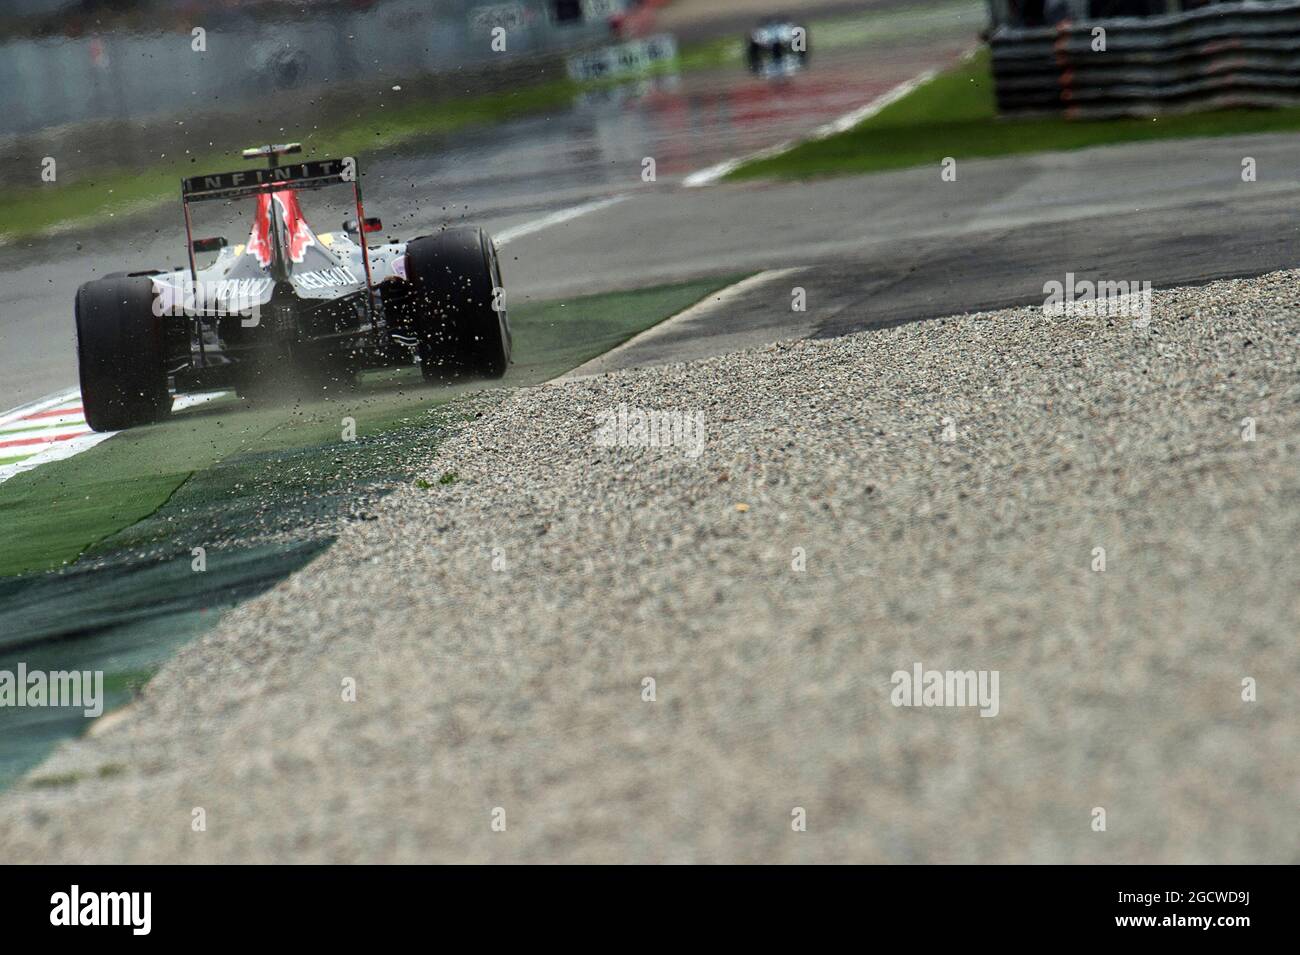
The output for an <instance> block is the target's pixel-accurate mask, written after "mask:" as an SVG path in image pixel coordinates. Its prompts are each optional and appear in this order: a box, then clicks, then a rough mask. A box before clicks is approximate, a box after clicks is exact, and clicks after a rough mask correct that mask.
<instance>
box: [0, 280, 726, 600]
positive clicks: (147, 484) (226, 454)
mask: <svg viewBox="0 0 1300 955" xmlns="http://www.w3.org/2000/svg"><path fill="white" fill-rule="evenodd" d="M729 281H730V280H714V281H705V282H689V283H684V284H679V285H671V286H662V287H657V288H651V289H642V290H637V291H631V292H617V293H611V294H605V295H595V296H589V297H585V298H580V299H577V300H574V301H570V302H549V303H540V304H525V305H522V306H516V307H515V308H514V309H512V310H511V325H512V328H513V332H514V350H515V356H516V361H515V364H513V365H512V366H511V368H510V371H509V372H508V373H507V375H506V377H505V379H504V380H503V382H502V383H503V384H505V385H528V384H535V383H537V382H540V381H545V380H547V379H548V378H552V377H554V376H556V375H559V374H562V373H563V372H565V371H568V370H569V369H570V368H575V367H577V366H578V365H581V364H582V363H583V362H585V361H587V360H588V359H590V358H594V357H596V356H597V355H600V354H602V353H603V352H605V351H608V350H609V349H610V348H613V347H614V346H615V345H618V344H620V343H621V342H623V341H626V340H627V339H628V338H631V337H632V336H633V335H635V334H636V333H637V332H639V331H642V330H643V329H645V328H648V327H650V326H651V325H654V324H657V323H658V322H660V321H662V320H663V319H665V318H668V317H669V316H670V315H673V314H675V313H676V312H679V311H681V310H682V309H683V308H686V307H687V306H689V305H691V304H693V303H695V302H697V301H699V300H700V299H701V298H703V297H704V296H705V295H707V294H709V293H710V292H713V291H715V290H716V289H718V288H720V287H722V286H723V285H725V284H728V282H729ZM474 387H476V388H477V387H482V385H475V386H474ZM465 390H466V389H434V388H428V387H426V386H425V385H424V384H423V383H422V381H421V380H420V376H419V372H418V370H416V369H404V370H402V371H399V372H388V373H383V374H377V375H372V376H368V377H367V379H366V380H365V381H363V384H362V385H361V387H360V388H358V389H357V390H356V391H355V392H345V393H344V394H342V395H341V396H340V397H338V398H336V399H333V400H328V401H318V402H311V403H295V404H287V405H276V406H269V407H257V406H254V407H251V408H249V407H245V406H244V404H243V403H242V402H238V401H236V400H235V399H233V398H227V399H222V400H219V401H217V402H212V403H210V404H207V405H199V406H197V407H195V408H192V409H190V410H188V411H185V412H182V413H180V414H177V415H175V416H174V417H173V418H172V419H171V420H170V421H168V422H166V423H164V424H160V425H154V426H151V427H147V428H137V429H134V430H131V431H127V432H124V433H122V434H119V435H117V436H116V437H114V438H113V439H112V440H110V441H105V442H103V443H102V444H99V445H96V446H95V447H93V448H91V449H90V450H88V451H85V452H83V453H81V454H79V455H77V456H75V457H73V458H70V459H68V460H66V461H61V462H55V463H53V464H51V465H46V466H44V467H40V468H36V469H34V470H32V471H28V472H25V473H23V474H19V475H17V476H15V477H13V478H10V479H9V480H8V481H6V482H4V483H3V484H0V523H3V524H4V526H5V528H6V533H5V534H4V535H3V537H0V577H5V576H13V575H16V574H22V573H26V572H30V571H39V570H48V569H52V568H56V567H59V566H62V565H64V564H67V563H70V562H72V561H73V560H75V559H76V558H77V557H78V555H80V554H81V553H82V552H84V551H86V550H88V549H91V548H94V547H95V546H96V545H97V544H98V543H99V542H101V541H104V540H106V539H108V538H109V537H111V536H112V535H113V534H116V533H118V532H119V531H121V530H122V529H123V528H126V527H129V526H131V525H133V524H136V523H137V522H139V521H141V520H143V519H144V518H145V517H147V516H148V515H150V514H152V513H153V512H154V511H156V510H158V508H159V507H161V506H162V505H163V504H164V503H165V502H166V501H167V500H168V499H169V498H170V497H171V496H172V495H173V494H174V493H176V491H177V489H178V488H180V487H181V486H182V485H183V484H184V483H185V482H186V481H187V480H189V479H190V477H191V475H194V474H196V473H199V472H202V471H204V470H205V469H208V468H211V467H213V466H215V465H216V464H217V463H218V462H221V461H224V460H226V459H230V458H233V457H235V456H240V455H243V456H248V455H260V454H268V453H271V454H273V453H278V452H286V451H290V450H293V449H297V448H307V447H314V446H318V445H326V444H334V443H337V442H338V441H339V439H340V434H341V430H340V422H341V420H342V419H343V418H344V417H350V418H352V419H354V420H355V421H356V427H357V433H358V434H359V435H362V436H367V435H368V436H373V435H377V434H380V433H381V432H383V431H385V430H387V429H390V428H393V427H397V426H401V425H405V424H410V423H411V422H413V421H416V420H418V418H419V416H420V415H421V414H423V413H424V412H426V411H427V410H428V409H431V408H436V407H438V406H440V405H442V404H444V403H446V402H447V401H448V400H450V399H451V398H454V397H456V396H457V395H458V394H461V393H463V392H464V391H465Z"/></svg>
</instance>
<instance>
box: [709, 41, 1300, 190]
mask: <svg viewBox="0 0 1300 955" xmlns="http://www.w3.org/2000/svg"><path fill="white" fill-rule="evenodd" d="M1296 129H1300V108H1290V109H1275V110H1264V109H1259V110H1247V109H1234V110H1221V111H1215V112H1203V113H1190V114H1187V115H1182V116H1161V117H1157V118H1154V119H1151V118H1147V119H1110V120H1095V121H1094V120H1087V121H1085V120H1066V119H1063V118H1059V117H1046V118H1036V119H1000V118H998V116H997V113H996V109H995V106H994V99H993V79H992V74H991V73H990V71H989V55H988V51H987V50H981V51H980V52H979V53H978V54H977V55H976V56H974V57H973V58H971V59H970V60H967V61H965V62H963V63H961V64H960V65H958V66H957V67H955V68H954V69H952V70H950V71H948V72H946V73H944V74H942V75H940V76H939V77H937V78H936V79H934V80H933V81H931V82H930V83H927V84H925V85H923V86H921V87H919V88H918V89H916V90H915V91H913V92H912V93H910V94H909V95H907V96H905V97H903V98H902V99H900V100H899V101H898V102H896V103H893V104H892V105H890V106H888V107H886V108H885V109H883V110H881V111H880V112H879V113H877V114H876V115H875V116H873V117H871V118H870V119H867V120H865V121H864V122H862V123H860V124H858V125H857V126H855V127H853V128H852V129H850V130H848V131H846V132H843V133H838V134H836V135H834V136H830V137H828V138H826V139H822V140H818V141H816V142H808V143H804V144H802V145H800V146H796V147H795V148H794V149H791V150H790V151H789V152H786V153H783V154H781V155H779V156H773V157H771V158H769V159H760V160H756V161H754V162H750V163H746V164H744V165H742V166H740V167H739V168H737V169H735V170H734V171H732V173H731V174H730V175H729V176H728V177H727V178H729V179H755V178H786V179H805V178H811V177H815V176H829V175H848V174H852V173H863V172H878V171H881V170H885V169H901V168H905V167H909V166H923V165H929V164H934V165H938V164H939V163H940V162H941V161H942V160H943V159H944V158H945V157H947V156H952V157H954V158H956V159H958V160H960V159H962V158H968V159H969V158H976V157H992V156H1009V155H1013V154H1021V153H1036V152H1048V151H1054V150H1068V149H1083V148H1086V147H1089V146H1103V145H1108V144H1112V143H1127V142H1141V141H1149V140H1162V139H1185V138H1189V137H1197V136H1230V135H1237V134H1244V133H1270V132H1281V131H1291V130H1296Z"/></svg>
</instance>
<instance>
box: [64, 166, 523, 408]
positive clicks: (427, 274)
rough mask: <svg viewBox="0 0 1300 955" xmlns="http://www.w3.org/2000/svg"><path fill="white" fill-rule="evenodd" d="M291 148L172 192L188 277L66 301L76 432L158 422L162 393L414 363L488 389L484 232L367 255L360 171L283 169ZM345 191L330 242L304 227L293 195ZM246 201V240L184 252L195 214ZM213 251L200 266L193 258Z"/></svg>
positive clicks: (371, 250) (493, 353)
mask: <svg viewBox="0 0 1300 955" xmlns="http://www.w3.org/2000/svg"><path fill="white" fill-rule="evenodd" d="M298 152H301V147H300V146H299V145H298V144H296V143H290V144H286V145H272V146H262V147H258V148H255V149H248V150H245V151H244V158H246V159H263V158H265V159H266V160H267V166H266V168H255V169H248V170H244V171H240V172H227V173H217V174H215V175H206V176H196V177H193V178H189V179H185V180H183V181H182V183H181V206H182V209H183V211H184V215H185V238H186V242H187V246H188V260H189V267H188V268H183V269H178V270H175V271H170V272H164V271H159V270H144V271H139V272H130V273H116V274H113V275H109V276H106V277H104V278H101V279H97V280H95V281H91V282H87V283H86V284H85V285H82V286H81V288H80V289H79V290H78V291H77V301H76V322H77V357H78V361H79V365H80V374H81V397H82V405H83V407H84V409H85V414H86V421H87V422H88V423H89V425H90V426H91V427H92V428H93V429H95V430H96V431H118V430H121V429H124V428H130V427H132V426H135V425H141V424H146V423H148V422H152V421H158V420H160V419H162V418H165V417H166V416H167V415H168V414H170V412H171V404H172V396H173V395H174V394H182V393H186V392H195V391H209V390H213V389H218V388H235V389H237V390H239V391H241V392H248V391H252V390H256V388H257V386H258V384H259V382H266V381H270V380H274V381H282V380H283V379H284V378H285V377H286V375H287V374H291V375H292V376H293V378H294V380H295V381H297V382H299V383H302V382H306V383H308V384H311V385H319V386H320V387H322V388H328V387H330V386H331V384H338V383H344V384H346V383H349V382H351V380H352V379H353V378H354V377H355V376H356V374H357V373H358V372H360V371H361V370H363V369H367V368H386V367H393V366H397V365H409V364H418V365H419V367H420V369H421V371H422V372H423V374H424V378H425V380H426V381H430V382H445V381H450V380H456V379H462V378H500V377H501V376H502V375H503V374H505V371H506V367H507V366H508V365H509V363H510V345H511V342H510V324H509V320H508V318H507V315H506V308H505V292H504V288H503V287H502V284H501V268H500V265H499V263H498V260H497V252H496V248H495V246H494V245H493V243H492V240H491V239H490V238H489V237H488V235H487V234H486V233H484V232H483V231H482V230H481V229H478V228H472V227H457V228H450V229H446V230H444V231H442V232H439V233H437V234H435V235H426V236H420V237H419V238H415V239H411V240H410V241H409V242H396V243H386V244H377V245H375V246H373V247H372V246H371V245H370V244H369V243H368V242H367V241H366V236H367V234H369V233H372V232H378V231H379V230H380V229H381V228H382V226H381V223H380V221H379V220H378V219H368V218H366V215H365V211H364V209H363V206H362V201H361V187H360V174H359V172H358V170H357V166H356V161H355V160H354V159H353V158H351V157H347V158H344V159H337V160H336V159H324V160H313V161H307V162H285V161H284V160H283V158H282V157H284V156H286V155H291V154H294V153H298ZM333 185H346V186H350V187H351V189H352V193H353V195H352V197H351V200H352V201H350V202H349V210H350V209H351V208H352V206H353V205H355V209H356V217H355V219H349V220H348V221H347V222H345V223H344V227H343V230H342V231H341V232H338V233H317V232H315V231H313V230H312V228H311V226H309V225H308V224H307V220H306V218H305V217H304V215H303V212H302V208H301V206H300V205H299V195H300V193H303V192H305V191H309V190H314V189H320V188H323V187H326V186H333ZM244 199H251V200H254V201H255V203H256V208H255V211H254V214H253V225H252V229H251V231H250V233H249V236H248V241H247V242H245V243H244V244H242V245H238V246H234V247H232V246H230V245H228V243H227V242H226V240H225V239H224V238H213V239H197V240H196V239H195V238H194V235H193V230H192V225H191V208H190V207H191V204H192V203H196V202H202V201H208V200H225V201H232V200H244ZM212 253H215V254H216V259H215V261H213V262H212V263H211V264H209V265H208V266H206V267H205V268H201V269H200V268H198V266H197V264H196V255H198V254H203V255H207V254H212Z"/></svg>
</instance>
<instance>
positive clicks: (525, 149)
mask: <svg viewBox="0 0 1300 955" xmlns="http://www.w3.org/2000/svg"><path fill="white" fill-rule="evenodd" d="M704 6H707V4H704ZM817 6H820V7H824V6H826V5H825V4H821V5H817ZM885 6H886V7H887V6H888V5H885ZM829 9H832V10H834V9H837V7H836V5H834V4H832V5H830V7H829ZM906 16H907V18H906V19H904V18H903V17H902V15H901V14H898V13H894V12H890V11H888V10H886V11H885V13H883V14H882V17H883V20H882V21H881V23H882V24H883V26H882V28H881V29H882V30H884V31H885V32H883V33H882V34H881V37H880V39H878V40H873V39H872V38H871V37H870V36H867V37H866V38H864V39H863V41H862V42H861V43H860V44H854V45H850V46H848V47H837V48H832V49H828V50H826V51H825V52H822V53H818V54H817V63H816V69H814V70H810V71H809V72H807V73H806V74H804V75H803V76H800V77H798V78H796V79H795V80H794V81H793V82H790V83H783V84H774V83H771V82H767V81H761V80H756V79H754V78H751V77H750V76H749V75H748V74H747V73H746V72H745V70H744V69H743V68H742V67H741V64H739V63H737V64H736V66H735V68H728V69H720V70H713V71H706V72H702V73H692V74H687V75H685V76H683V77H680V78H671V77H666V78H660V79H658V80H655V81H652V82H649V83H648V84H645V85H637V86H635V88H634V89H632V90H631V91H629V90H618V91H607V92H603V93H601V94H599V95H591V96H587V97H584V98H582V99H580V100H578V101H576V102H575V103H574V104H573V105H572V107H571V108H570V109H568V110H565V111H557V112H553V113H551V114H548V115H544V116H536V117H532V118H527V119H522V120H519V121H515V122H510V123H505V124H502V125H499V126H494V127H490V128H484V129H478V130H472V131H466V132H463V133H460V134H457V135H455V136H453V137H448V138H434V139H429V140H424V141H414V142H411V143H408V144H406V145H405V146H403V147H400V148H398V149H396V150H393V151H390V152H386V153H385V154H383V155H371V156H361V157H359V158H360V160H361V167H362V170H363V173H364V175H365V179H364V182H365V189H366V199H367V211H368V212H369V213H372V214H377V215H380V216H381V217H382V218H383V219H384V220H385V225H386V227H387V229H388V230H389V232H390V234H392V235H394V236H397V237H401V238H409V237H411V236H414V235H417V234H421V233H423V232H428V231H432V230H436V229H437V228H439V227H440V226H442V225H444V224H456V223H461V222H473V223H477V224H482V225H484V226H486V227H487V228H489V229H490V230H491V231H493V232H494V233H500V232H502V231H503V230H509V229H512V228H514V227H517V226H520V225H527V224H530V223H536V222H538V221H540V220H545V219H546V217H548V216H550V215H552V214H554V213H557V212H564V211H565V210H569V209H572V208H575V207H580V206H582V205H584V204H585V203H588V202H592V201H598V200H601V199H604V198H610V197H619V196H625V195H632V196H634V197H636V198H641V199H644V198H646V197H647V196H650V195H656V196H667V195H671V194H673V193H676V192H678V191H679V190H680V182H681V180H682V179H683V178H684V177H685V176H687V175H689V174H690V173H692V172H695V171H697V170H699V169H702V168H705V167H708V166H711V165H713V164H716V163H718V162H722V161H724V160H727V159H730V158H733V157H735V156H739V155H745V154H748V153H750V152H753V151H754V150H756V149H760V148H764V147H767V146H771V145H772V144H773V143H776V142H780V141H783V140H786V139H788V138H791V137H798V136H802V135H805V134H807V133H808V132H809V131H811V130H813V129H815V128H817V127H818V126H820V125H822V124H824V123H827V122H829V121H831V120H833V119H835V118H837V117H840V116H842V115H844V114H845V113H847V112H850V111H852V110H854V109H856V108H858V107H860V106H862V105H863V104H865V103H869V102H871V101H872V100H873V99H875V98H876V97H878V96H880V95H882V94H884V93H886V92H887V91H889V90H890V89H892V88H894V87H895V86H897V85H898V84H899V83H902V82H905V81H907V80H909V79H911V78H913V77H914V76H915V75H916V74H918V73H920V72H921V71H923V70H925V69H928V68H941V67H943V66H945V65H947V64H949V63H951V62H953V61H954V60H955V59H956V58H957V57H958V56H959V55H961V54H962V53H963V52H964V51H966V50H968V49H969V48H970V47H971V46H972V45H973V44H974V42H975V37H976V34H977V32H978V30H979V29H980V27H981V25H982V23H983V17H984V12H983V7H982V5H980V4H978V3H970V4H961V3H958V4H957V5H956V6H954V5H953V4H951V3H949V4H943V5H940V6H939V12H937V13H935V14H933V15H926V14H925V13H924V12H923V11H922V12H918V11H915V10H910V11H908V13H907V15H906ZM873 22H874V21H873ZM683 29H684V30H685V31H686V32H687V33H689V24H684V25H683ZM814 42H816V41H814ZM832 46H833V45H832ZM285 135H286V137H288V136H289V131H288V130H286V133H285ZM240 145H243V144H240ZM646 157H652V158H654V159H655V161H656V174H657V175H656V181H655V182H654V183H650V184H647V183H645V182H643V180H642V170H643V160H644V159H645V158H646ZM238 164H239V161H238V160H233V161H232V165H234V166H237V165H238ZM638 193H645V195H637V194H638ZM317 195H318V196H323V195H325V194H323V193H322V194H317ZM691 195H692V197H693V202H694V203H695V204H694V205H692V204H691V203H690V202H688V203H687V206H688V207H689V208H691V209H692V212H693V214H692V215H691V216H689V217H687V218H685V219H682V220H681V221H680V222H679V223H678V225H677V226H676V227H675V230H674V231H675V232H676V233H677V235H676V238H675V239H674V241H672V242H668V243H667V244H666V245H665V246H664V247H662V248H653V247H647V248H644V249H637V248H636V247H637V246H638V245H639V243H640V242H641V238H640V236H639V235H638V232H637V223H636V221H635V219H634V218H632V217H627V216H623V215H621V214H620V212H619V205H622V203H619V204H616V205H614V206H611V207H610V208H609V212H610V215H607V216H601V217H598V218H593V222H594V223H595V228H596V229H597V231H596V232H595V233H591V232H588V231H587V230H588V229H589V228H591V226H589V225H586V224H584V225H581V226H579V225H577V222H578V221H580V220H574V225H573V228H574V229H575V230H580V231H575V232H573V233H570V232H569V229H568V228H559V227H550V228H546V229H542V230H541V231H539V232H536V233H533V234H532V235H530V236H529V237H528V241H527V242H526V243H525V242H524V241H522V240H521V241H520V242H519V249H520V250H521V251H520V252H512V253H510V255H509V256H508V258H507V260H506V262H507V271H506V276H505V279H506V284H507V288H508V290H509V293H510V295H511V298H512V300H514V301H520V300H525V299H535V298H540V297H544V298H551V299H555V298H564V297H566V296H569V295H571V294H577V293H580V292H581V291H582V290H583V289H584V288H589V287H601V288H604V289H612V288H614V287H615V286H616V282H615V281H614V277H615V276H616V275H617V276H618V281H619V282H622V283H623V287H642V286H645V285H648V284H651V281H652V280H648V279H645V278H642V277H641V276H638V275H637V274H636V273H635V268H633V270H632V271H630V272H629V270H628V269H627V268H626V267H625V266H624V263H623V259H624V257H625V256H627V255H631V256H632V257H633V262H634V264H635V263H636V262H638V261H639V262H640V265H641V266H642V267H643V268H644V272H645V274H646V275H651V274H653V275H669V274H673V273H687V272H689V273H691V274H701V273H707V272H712V273H713V274H727V273H726V270H725V267H723V266H722V264H721V260H722V259H723V252H724V250H721V249H715V250H712V251H711V252H710V253H709V254H708V255H707V256H706V257H704V258H703V259H699V258H697V257H687V256H681V255H677V254H675V252H674V247H679V248H680V246H679V241H680V240H681V239H682V238H683V237H686V236H688V235H689V234H690V233H692V232H693V231H694V230H696V229H698V228H699V225H698V224H699V223H700V222H704V221H707V220H708V218H709V206H710V203H711V202H712V201H713V200H711V199H710V198H708V197H707V195H706V194H705V193H703V192H700V191H698V190H693V191H692V193H691ZM631 208H632V209H634V210H635V212H634V213H633V215H634V216H635V215H637V214H639V213H640V211H641V209H642V205H641V204H640V203H637V204H634V205H632V206H631ZM314 210H315V206H314V205H312V204H308V206H307V212H308V217H309V219H310V220H311V221H312V222H313V224H314V225H315V226H316V228H317V229H318V230H319V231H325V230H327V229H329V228H334V227H336V226H337V219H339V218H341V217H342V216H341V214H338V215H336V214H334V213H333V212H332V211H331V213H329V214H325V213H321V214H317V213H316V212H315V211H314ZM243 212H244V213H246V212H247V210H243ZM213 214H214V212H213V210H212V209H210V208H201V209H199V211H198V213H197V215H196V226H195V228H196V232H198V233H203V232H204V231H205V229H208V230H210V231H222V232H224V234H226V235H228V236H229V237H230V238H231V240H232V241H236V238H235V237H236V236H240V237H242V233H243V231H244V230H246V229H247V224H246V223H243V224H240V225H238V226H237V225H234V224H233V223H222V222H219V221H217V220H214V219H213V218H212V216H213ZM760 219H762V217H761V215H760ZM217 225H220V226H221V228H220V229H216V228H215V226H217ZM769 225H770V226H772V227H768V228H764V229H763V231H764V232H765V233H767V234H768V236H769V240H768V242H767V251H768V253H769V255H768V258H769V259H770V258H781V257H784V256H785V255H787V254H788V252H787V251H786V245H785V243H784V242H783V240H782V238H781V235H780V230H779V228H776V227H775V225H776V224H775V223H770V224H769ZM569 234H573V235H579V234H583V235H592V236H593V237H595V238H596V239H597V245H598V246H600V247H602V248H601V250H600V252H599V253H598V254H597V255H595V256H594V257H587V258H585V259H584V260H583V261H581V262H579V263H576V264H574V263H572V262H571V261H570V260H568V259H566V258H565V257H563V256H557V257H555V258H553V257H552V255H551V249H552V241H556V242H560V243H563V241H564V238H565V236H566V235H569ZM562 247H563V245H562V244H561V245H557V246H555V248H556V249H557V250H558V249H561V248H562ZM638 255H640V256H641V258H640V259H637V258H636V257H637V256H638ZM184 261H185V259H184V231H183V223H182V220H181V214H180V209H179V207H178V204H169V205H167V206H165V207H161V208H157V209H153V210H150V211H148V212H144V213H141V214H139V215H135V216H132V217H131V218H130V219H129V220H127V221H124V222H109V223H107V224H105V225H103V226H100V227H98V228H94V229H88V230H85V231H83V232H78V233H72V234H63V235H58V236H56V237H53V238H50V239H46V240H37V241H23V242H19V243H14V244H10V245H0V410H4V409H7V408H10V407H14V406H16V405H18V404H21V403H24V402H27V401H32V400H35V399H37V398H41V397H43V396H45V395H47V394H49V393H51V392H52V391H54V390H56V389H59V388H64V387H68V386H72V385H75V383H76V359H75V354H74V338H73V325H72V302H73V299H74V297H75V294H76V289H77V287H78V286H79V285H80V284H81V283H82V282H85V281H87V280H88V279H91V278H94V277H95V276H97V275H103V274H106V273H109V272H118V271H124V270H135V269H140V268H168V267H176V266H180V265H183V264H184ZM715 263H717V269H721V271H720V272H719V271H717V270H716V269H715ZM561 269H563V270H564V271H563V272H561V271H560V270H561ZM653 281H657V280H653Z"/></svg>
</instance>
